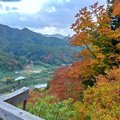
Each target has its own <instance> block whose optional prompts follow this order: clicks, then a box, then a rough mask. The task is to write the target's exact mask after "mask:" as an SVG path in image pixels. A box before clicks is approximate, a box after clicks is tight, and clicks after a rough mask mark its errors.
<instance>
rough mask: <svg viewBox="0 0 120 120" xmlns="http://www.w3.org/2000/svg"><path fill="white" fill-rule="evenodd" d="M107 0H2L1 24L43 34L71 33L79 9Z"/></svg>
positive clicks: (0, 10) (0, 6) (0, 7)
mask: <svg viewBox="0 0 120 120" xmlns="http://www.w3.org/2000/svg"><path fill="white" fill-rule="evenodd" d="M97 1H98V2H99V4H105V3H106V0H0V24H4V25H8V26H10V27H13V28H18V29H23V28H28V29H30V30H32V31H35V32H38V33H42V34H58V33H59V34H62V35H71V34H72V33H73V31H72V30H71V29H70V26H71V24H72V23H74V22H75V17H74V16H75V15H76V13H77V12H78V10H79V9H81V8H83V7H85V6H89V5H91V4H93V3H95V2H97Z"/></svg>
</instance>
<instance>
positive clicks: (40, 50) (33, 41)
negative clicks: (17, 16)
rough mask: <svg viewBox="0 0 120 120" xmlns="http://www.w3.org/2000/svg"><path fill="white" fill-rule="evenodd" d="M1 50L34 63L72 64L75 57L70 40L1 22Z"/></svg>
mask: <svg viewBox="0 0 120 120" xmlns="http://www.w3.org/2000/svg"><path fill="white" fill-rule="evenodd" d="M0 43H1V44H0V51H1V52H2V51H3V52H6V53H9V54H12V55H14V56H17V57H22V58H24V59H27V60H28V61H30V60H33V61H34V63H36V64H37V63H39V61H42V62H44V63H48V64H51V65H61V64H70V63H71V62H72V61H73V60H74V59H75V57H74V56H73V52H75V51H76V49H75V48H73V47H71V46H70V45H69V43H68V41H66V40H64V39H60V38H57V37H54V36H50V37H46V36H45V35H42V34H38V33H35V32H33V31H31V30H29V29H27V28H24V29H22V30H19V29H16V28H11V27H9V26H6V25H2V24H0Z"/></svg>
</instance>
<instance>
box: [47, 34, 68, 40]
mask: <svg viewBox="0 0 120 120" xmlns="http://www.w3.org/2000/svg"><path fill="white" fill-rule="evenodd" d="M45 36H46V37H55V38H59V39H66V38H68V36H64V35H61V34H52V35H48V34H45Z"/></svg>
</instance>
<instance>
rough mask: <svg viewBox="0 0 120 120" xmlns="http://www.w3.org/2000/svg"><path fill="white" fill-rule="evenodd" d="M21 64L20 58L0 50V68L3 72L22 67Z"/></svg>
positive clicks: (22, 63)
mask: <svg viewBox="0 0 120 120" xmlns="http://www.w3.org/2000/svg"><path fill="white" fill-rule="evenodd" d="M23 65H24V61H23V60H22V59H20V58H17V57H15V56H11V55H9V54H6V53H3V52H2V53H1V52H0V70H2V71H3V72H5V71H13V70H19V69H22V68H23Z"/></svg>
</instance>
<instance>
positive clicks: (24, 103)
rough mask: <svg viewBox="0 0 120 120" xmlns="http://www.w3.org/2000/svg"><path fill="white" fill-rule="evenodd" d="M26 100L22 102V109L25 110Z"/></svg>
mask: <svg viewBox="0 0 120 120" xmlns="http://www.w3.org/2000/svg"><path fill="white" fill-rule="evenodd" d="M26 105H27V100H25V101H24V102H23V110H26Z"/></svg>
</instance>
